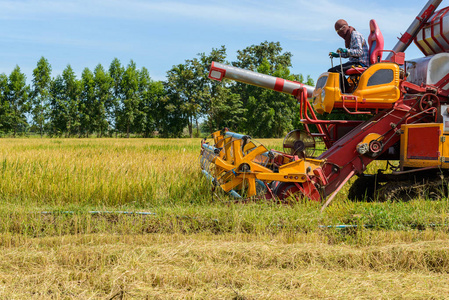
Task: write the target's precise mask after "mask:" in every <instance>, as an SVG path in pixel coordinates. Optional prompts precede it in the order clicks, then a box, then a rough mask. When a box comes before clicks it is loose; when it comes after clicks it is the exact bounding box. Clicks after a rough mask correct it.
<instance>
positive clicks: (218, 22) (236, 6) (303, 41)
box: [0, 0, 449, 82]
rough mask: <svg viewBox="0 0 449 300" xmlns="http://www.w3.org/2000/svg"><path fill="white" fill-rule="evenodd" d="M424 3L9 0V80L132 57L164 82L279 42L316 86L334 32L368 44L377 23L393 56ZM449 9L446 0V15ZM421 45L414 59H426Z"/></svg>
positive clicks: (5, 28) (1, 8) (2, 52)
mask: <svg viewBox="0 0 449 300" xmlns="http://www.w3.org/2000/svg"><path fill="white" fill-rule="evenodd" d="M425 3H427V1H425V0H399V1H391V0H390V1H386V0H378V1H372V0H357V1H330V0H313V1H310V0H289V1H284V0H281V1H272V0H271V1H266V0H258V1H256V0H238V1H237V0H230V1H226V0H221V1H216V0H210V1H194V0H192V1H181V0H166V1H149V0H128V1H116V0H61V1H56V0H33V1H31V0H29V1H25V0H14V1H5V0H0V26H1V28H2V30H1V31H0V42H1V47H0V73H5V74H7V75H9V73H11V71H12V70H13V68H14V67H15V66H16V65H19V67H20V68H21V70H22V72H24V73H25V74H26V75H27V78H28V81H29V82H31V75H32V70H33V69H34V68H35V67H36V63H37V61H38V60H39V58H40V57H41V56H44V57H45V58H47V59H48V60H49V62H50V64H51V65H52V68H53V72H52V75H53V76H56V75H58V74H61V73H62V70H63V69H64V68H65V67H66V66H67V65H68V64H70V65H71V66H72V68H73V69H74V70H75V72H76V73H77V75H78V76H80V75H81V72H82V70H83V69H84V68H85V67H88V68H90V69H91V70H93V69H94V68H95V66H96V65H97V64H98V63H101V64H102V65H103V66H105V68H108V67H109V64H110V62H111V61H112V59H113V58H114V57H117V58H119V59H120V60H121V62H122V64H124V65H126V64H128V62H129V61H130V60H131V59H133V60H134V61H135V62H136V64H137V66H138V67H139V68H140V67H143V66H144V67H146V68H147V69H148V70H149V71H150V75H151V77H152V78H153V79H155V80H164V79H165V75H166V72H167V71H168V70H169V69H170V68H171V67H172V66H173V65H176V64H179V63H183V62H184V60H186V59H191V58H193V57H195V56H196V54H197V53H200V52H205V53H209V52H210V51H211V49H212V48H218V47H220V46H221V45H225V46H226V48H227V53H228V59H229V60H230V61H232V60H234V59H235V56H236V51H237V50H239V49H243V48H245V47H247V46H250V45H253V44H259V43H261V42H263V41H265V40H267V41H279V42H280V43H281V46H282V47H283V49H284V51H289V52H291V53H292V54H293V59H292V62H293V68H292V71H293V72H294V73H302V74H303V75H311V76H312V78H313V79H314V80H316V78H317V77H318V76H319V74H321V73H322V72H325V71H326V70H327V69H328V68H329V67H330V60H329V58H328V55H327V54H328V53H329V51H333V50H336V49H337V48H338V47H342V46H343V44H344V42H343V40H342V39H341V38H340V37H338V35H337V34H336V33H335V31H334V23H335V21H336V20H337V19H340V18H343V19H346V20H347V21H348V23H349V24H350V25H352V26H354V27H355V28H356V29H357V30H358V31H360V32H361V33H362V34H364V36H365V37H366V38H367V37H368V31H369V25H368V24H369V20H370V19H375V20H376V21H377V23H378V24H379V27H380V28H381V31H382V33H383V35H384V38H385V49H391V48H392V47H393V45H394V44H395V43H396V41H397V37H398V36H399V35H400V33H403V32H404V31H405V30H406V29H407V27H408V26H409V24H410V23H411V22H412V21H413V19H414V18H415V17H416V15H417V14H418V13H419V11H420V10H421V9H422V7H423V6H424V4H425ZM445 6H449V0H443V2H442V4H441V5H440V7H439V8H442V7H445ZM421 56H422V54H421V52H420V51H419V50H418V49H417V47H416V46H414V45H412V46H411V47H410V49H408V50H407V51H406V58H407V59H411V58H417V57H421Z"/></svg>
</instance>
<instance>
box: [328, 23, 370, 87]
mask: <svg viewBox="0 0 449 300" xmlns="http://www.w3.org/2000/svg"><path fill="white" fill-rule="evenodd" d="M335 30H336V31H337V34H338V35H339V36H341V37H342V38H343V39H344V40H345V47H346V48H338V50H337V52H330V53H329V56H330V57H340V56H341V57H343V58H349V61H348V62H347V63H344V64H342V65H338V66H335V67H333V68H330V69H329V70H328V71H329V72H334V73H340V74H341V79H342V80H341V82H344V91H348V90H349V83H348V80H347V79H346V77H345V76H344V73H345V72H346V71H347V70H348V69H350V68H351V67H352V66H355V67H360V66H362V67H368V66H369V53H368V52H369V51H368V45H367V43H366V41H365V38H363V36H362V34H361V33H360V32H358V31H357V30H355V28H354V27H352V26H349V25H348V22H346V21H345V20H343V19H340V20H338V21H337V22H335ZM342 72H343V73H342Z"/></svg>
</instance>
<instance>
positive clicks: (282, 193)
mask: <svg viewBox="0 0 449 300" xmlns="http://www.w3.org/2000/svg"><path fill="white" fill-rule="evenodd" d="M274 194H275V196H276V197H278V199H279V200H281V201H288V200H289V199H294V200H296V201H298V200H300V199H301V198H302V197H303V194H302V192H301V190H300V189H299V187H298V186H297V185H296V184H294V183H291V182H281V183H279V185H278V186H277V187H276V189H275V190H274Z"/></svg>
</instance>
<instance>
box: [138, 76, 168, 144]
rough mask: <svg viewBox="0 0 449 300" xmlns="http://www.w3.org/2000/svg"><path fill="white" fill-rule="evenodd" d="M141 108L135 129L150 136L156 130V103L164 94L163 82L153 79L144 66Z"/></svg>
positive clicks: (140, 93) (141, 85)
mask: <svg viewBox="0 0 449 300" xmlns="http://www.w3.org/2000/svg"><path fill="white" fill-rule="evenodd" d="M138 93H139V98H140V101H139V108H138V114H137V116H136V121H135V124H136V126H135V131H136V132H137V133H140V134H142V135H143V136H144V137H149V136H150V135H151V134H152V133H153V131H155V130H156V117H157V115H158V114H157V112H156V107H157V105H156V103H157V102H158V101H159V100H160V99H161V98H162V97H163V96H164V87H163V85H162V83H161V82H154V81H152V80H151V77H150V73H149V72H148V70H147V69H146V68H145V67H143V68H142V70H140V72H139V88H138Z"/></svg>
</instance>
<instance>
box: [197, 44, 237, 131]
mask: <svg viewBox="0 0 449 300" xmlns="http://www.w3.org/2000/svg"><path fill="white" fill-rule="evenodd" d="M198 56H199V57H198V58H194V59H193V60H192V63H193V66H194V70H195V71H194V72H195V80H194V84H195V86H196V87H197V90H198V94H199V96H198V97H197V99H198V102H199V103H200V106H201V111H200V112H201V117H203V118H204V119H205V125H206V127H208V130H209V131H215V130H218V129H223V128H224V127H230V128H234V129H236V128H237V127H239V125H240V124H241V122H244V121H245V119H244V114H245V112H246V109H245V108H244V107H243V103H242V101H241V99H240V95H237V94H234V93H232V91H231V90H230V89H229V87H230V86H231V85H233V84H234V82H232V81H229V80H224V81H221V82H220V81H215V80H210V79H209V78H208V75H209V69H210V66H211V64H212V62H213V61H215V62H225V59H226V48H225V46H221V48H213V49H212V51H211V52H210V54H208V55H206V54H205V53H200V54H198Z"/></svg>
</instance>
